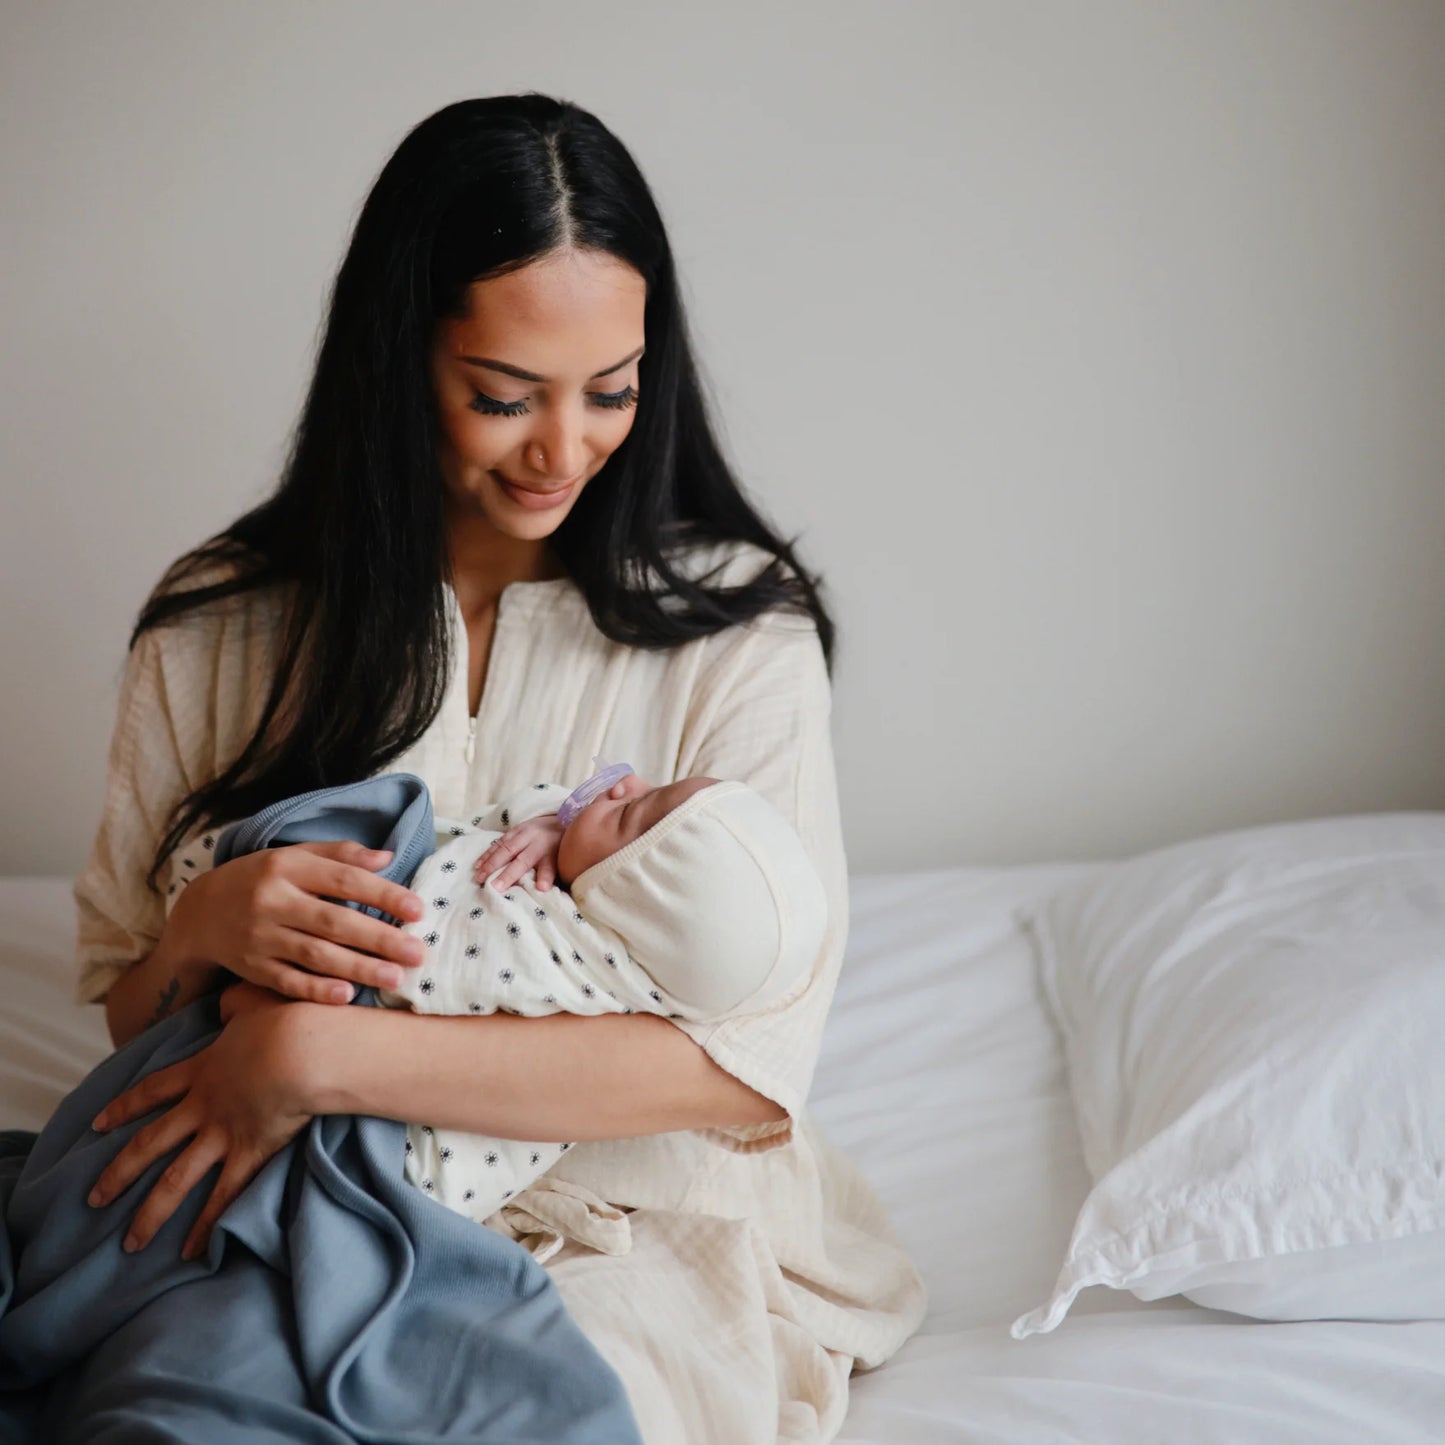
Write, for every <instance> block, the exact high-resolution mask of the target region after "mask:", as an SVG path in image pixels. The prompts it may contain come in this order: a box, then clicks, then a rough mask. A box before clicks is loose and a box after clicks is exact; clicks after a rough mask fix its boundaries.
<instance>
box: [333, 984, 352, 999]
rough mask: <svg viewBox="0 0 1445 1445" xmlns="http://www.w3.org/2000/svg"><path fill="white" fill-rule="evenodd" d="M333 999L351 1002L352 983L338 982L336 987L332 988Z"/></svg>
mask: <svg viewBox="0 0 1445 1445" xmlns="http://www.w3.org/2000/svg"><path fill="white" fill-rule="evenodd" d="M331 1001H332V1003H350V1002H351V985H350V984H347V983H339V984H337V985H336V987H335V988H333V989H332V990H331Z"/></svg>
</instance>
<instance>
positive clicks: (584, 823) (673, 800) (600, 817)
mask: <svg viewBox="0 0 1445 1445" xmlns="http://www.w3.org/2000/svg"><path fill="white" fill-rule="evenodd" d="M717 781H718V780H717V779H716V778H683V779H682V780H681V781H679V782H676V783H667V784H666V785H664V786H663V787H659V788H654V787H651V786H649V785H648V784H647V783H644V782H643V781H642V779H641V778H639V777H638V776H637V774H636V773H629V774H628V775H627V776H626V777H625V778H623V779H622V780H621V781H620V782H617V783H614V784H613V785H612V786H611V787H610V788H608V790H607V791H606V792H605V793H603V794H602V796H601V797H600V798H596V799H594V800H593V801H592V802H590V803H588V804H587V806H586V807H585V808H583V809H582V811H581V812H580V813H578V814H577V816H576V817H575V818H574V819H573V820H572V822H571V823H569V824H568V826H567V830H566V831H565V832H564V833H563V834H562V842H561V844H560V845H559V846H558V849H557V877H558V879H559V881H560V882H562V883H563V884H565V885H566V886H567V887H571V885H572V881H573V879H575V878H578V877H580V876H581V875H582V874H583V873H585V872H586V871H587V870H588V869H589V868H591V867H593V866H594V865H596V864H598V863H600V862H602V860H603V859H604V858H610V857H611V856H612V855H613V854H614V853H616V852H619V851H620V850H621V849H623V848H625V847H627V845H628V844H629V843H635V842H636V841H637V839H639V838H640V837H642V835H643V834H644V833H646V832H647V830H648V829H649V828H651V827H652V826H653V825H654V824H655V823H660V822H662V820H663V819H664V818H665V817H666V816H667V815H668V814H669V813H671V812H672V811H673V809H674V808H677V807H680V806H681V805H682V804H683V803H685V802H687V800H688V799H689V798H691V797H692V796H693V795H694V794H695V793H700V792H702V790H703V789H704V788H710V787H712V786H713V785H714V784H715V783H716V782H717Z"/></svg>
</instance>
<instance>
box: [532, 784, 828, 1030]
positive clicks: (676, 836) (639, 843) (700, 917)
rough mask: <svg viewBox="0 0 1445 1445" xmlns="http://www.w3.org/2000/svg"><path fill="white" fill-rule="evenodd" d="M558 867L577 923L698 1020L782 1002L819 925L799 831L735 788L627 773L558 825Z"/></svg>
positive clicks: (800, 973)
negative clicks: (658, 783) (614, 943)
mask: <svg viewBox="0 0 1445 1445" xmlns="http://www.w3.org/2000/svg"><path fill="white" fill-rule="evenodd" d="M557 863H558V869H557V871H558V876H559V878H561V879H563V880H564V881H565V882H566V883H567V884H568V886H569V887H570V888H571V890H572V897H573V899H574V901H575V902H576V904H577V907H578V908H579V909H581V910H582V912H583V913H584V914H585V915H586V917H587V919H588V920H589V921H590V922H592V923H594V924H601V925H603V926H605V927H607V928H610V929H612V930H613V932H615V933H616V934H618V935H619V937H620V938H621V939H622V940H623V942H624V943H625V944H626V946H627V951H628V953H629V954H630V955H631V957H632V959H633V961H634V962H636V963H637V964H638V966H639V967H641V968H643V969H645V970H646V971H647V972H648V973H650V974H651V975H652V977H653V978H654V979H655V980H656V981H657V982H658V983H659V984H660V985H661V986H662V987H663V988H665V989H667V990H668V991H669V992H670V993H672V994H673V996H674V997H675V998H677V999H678V1001H679V1002H680V1003H682V1004H683V1005H684V1006H685V1007H688V1008H689V1011H690V1012H692V1011H695V1012H696V1013H698V1014H717V1013H723V1012H726V1011H728V1010H730V1009H733V1008H735V1007H737V1006H739V1005H741V1004H744V1003H748V1004H749V1005H750V1006H756V1005H760V1004H763V1003H767V1002H770V1001H772V999H774V998H776V997H779V996H781V994H782V993H784V992H786V991H787V990H788V989H789V988H790V987H791V986H792V985H793V984H795V983H797V982H798V981H799V980H801V979H802V978H803V977H804V976H805V975H806V974H807V973H808V971H809V970H810V969H811V968H812V966H813V963H814V961H815V960H816V958H817V956H818V950H819V947H820V945H821V943H822V938H823V934H824V931H825V930H826V927H827V921H828V902H827V895H826V893H825V891H824V888H823V884H822V881H821V880H820V879H819V877H818V874H817V871H816V870H815V869H814V867H813V865H812V863H811V861H810V860H809V858H808V855H807V852H806V850H805V849H804V847H803V844H802V842H801V840H800V839H799V838H798V835H797V833H796V832H794V830H793V829H792V827H791V826H790V825H789V824H788V822H787V820H786V819H785V818H784V817H783V816H782V814H781V813H779V812H778V811H777V809H776V808H774V807H773V806H772V804H770V803H769V802H768V801H767V800H766V799H765V798H764V797H763V796H762V795H761V794H759V793H756V792H754V791H753V789H751V788H749V787H747V786H746V785H744V784H743V783H738V782H719V781H718V780H717V779H716V778H686V779H683V780H682V781H680V782H676V783H669V784H667V785H666V786H664V787H658V788H653V787H649V786H648V785H647V784H646V783H644V782H643V781H642V780H641V779H640V778H638V777H636V776H635V775H634V776H629V777H625V778H623V779H622V780H621V781H620V782H618V783H615V784H614V785H613V786H612V787H611V788H609V789H608V790H607V791H606V792H605V793H603V794H602V795H601V796H600V797H597V798H596V799H594V800H593V801H592V802H591V803H588V804H587V805H586V806H585V807H583V808H582V810H581V811H580V812H579V813H577V814H576V816H575V817H574V818H573V819H572V821H571V823H569V824H568V825H567V828H566V831H565V832H564V833H563V835H562V841H561V845H560V847H559V850H558V854H557Z"/></svg>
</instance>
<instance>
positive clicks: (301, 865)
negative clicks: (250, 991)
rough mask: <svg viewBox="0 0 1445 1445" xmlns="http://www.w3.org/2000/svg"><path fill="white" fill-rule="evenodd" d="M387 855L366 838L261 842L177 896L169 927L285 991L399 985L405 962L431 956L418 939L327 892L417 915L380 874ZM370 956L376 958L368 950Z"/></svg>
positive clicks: (337, 992) (187, 943)
mask: <svg viewBox="0 0 1445 1445" xmlns="http://www.w3.org/2000/svg"><path fill="white" fill-rule="evenodd" d="M390 858H391V854H390V853H387V852H378V851H376V850H374V849H369V848H363V847H362V846H361V844H360V843H349V842H338V843H293V844H290V845H289V846H288V847H284V848H262V849H259V850H258V851H256V852H254V853H247V854H244V855H243V856H241V857H240V858H233V859H231V860H230V861H229V862H227V863H222V864H219V865H218V866H217V867H215V868H213V869H211V870H210V871H209V872H208V873H203V874H201V875H200V876H199V877H198V878H196V879H195V881H194V882H192V883H191V884H190V885H189V886H188V887H187V888H186V889H185V891H184V892H183V893H182V894H181V896H180V897H179V898H178V899H177V900H176V904H175V907H174V908H173V909H172V910H171V916H170V919H169V920H168V923H167V928H168V929H169V928H175V929H177V930H179V942H178V943H177V945H176V948H177V951H178V952H179V953H180V955H181V956H182V958H183V959H184V960H185V961H187V962H188V963H192V964H194V963H196V962H201V961H204V962H205V963H207V964H212V965H219V966H220V967H222V968H226V969H229V970H230V971H231V972H232V973H233V974H235V975H236V976H237V977H238V978H242V979H245V980H246V981H247V982H249V983H253V984H256V985H258V986H259V987H262V988H266V989H271V990H274V991H275V992H276V993H280V994H284V995H286V996H287V997H288V998H298V999H309V1000H311V1001H312V1002H314V1003H338V1004H342V1003H350V1001H351V999H352V998H353V997H354V996H355V989H354V988H353V987H352V984H372V985H373V986H375V987H378V988H397V987H399V986H400V984H401V981H402V978H403V974H402V971H401V970H402V967H415V966H416V965H417V964H419V963H421V961H422V959H423V958H424V957H425V956H426V949H425V947H424V946H423V944H422V942H421V940H420V939H417V938H413V937H411V936H410V935H409V934H406V933H403V932H402V931H401V929H399V928H397V927H396V926H395V925H393V924H390V923H386V922H384V921H383V920H381V919H380V918H372V917H371V916H370V915H369V914H366V913H362V912H360V911H359V910H358V909H355V908H347V907H345V906H344V905H343V904H341V903H333V902H330V901H329V900H330V899H336V898H341V899H354V900H355V901H356V902H358V903H361V904H367V905H371V906H374V907H376V908H379V909H380V910H381V911H382V912H384V913H389V914H391V915H392V917H394V918H401V919H405V920H409V921H413V920H415V919H418V918H420V917H421V916H422V913H423V911H424V905H423V903H422V900H421V899H420V898H418V897H417V895H416V894H415V893H413V892H412V891H411V890H410V889H409V888H404V887H403V886H402V885H401V884H400V883H393V882H392V881H391V880H390V879H387V878H379V877H377V875H376V872H375V870H376V869H378V868H384V867H385V866H386V864H387V862H388V861H389V860H390ZM370 955H376V956H375V957H372V956H370Z"/></svg>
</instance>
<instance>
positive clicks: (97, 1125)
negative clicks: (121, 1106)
mask: <svg viewBox="0 0 1445 1445" xmlns="http://www.w3.org/2000/svg"><path fill="white" fill-rule="evenodd" d="M105 1126H106V1125H105V1110H104V1109H102V1110H101V1111H100V1113H98V1114H97V1115H96V1116H95V1118H93V1119H92V1120H91V1121H90V1127H91V1128H92V1129H94V1130H96V1131H97V1132H100V1131H101V1130H103V1129H104V1128H105Z"/></svg>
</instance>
